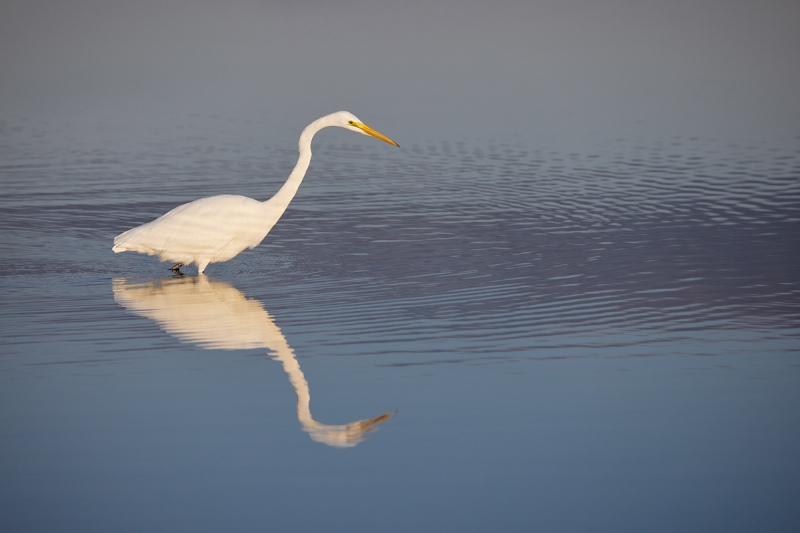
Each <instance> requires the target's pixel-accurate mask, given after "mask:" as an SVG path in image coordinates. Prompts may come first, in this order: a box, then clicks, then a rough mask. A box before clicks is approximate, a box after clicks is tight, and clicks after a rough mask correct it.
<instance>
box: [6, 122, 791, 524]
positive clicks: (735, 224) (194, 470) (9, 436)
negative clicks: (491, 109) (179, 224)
mask: <svg viewBox="0 0 800 533" xmlns="http://www.w3.org/2000/svg"><path fill="white" fill-rule="evenodd" d="M374 125H375V126H376V127H378V129H380V130H381V131H383V132H385V133H387V134H388V135H390V136H392V133H393V132H392V131H391V128H390V127H387V126H388V125H387V124H374ZM26 128H28V129H26ZM264 128H265V129H268V125H265V126H264ZM187 129H191V128H185V129H181V130H179V131H178V132H170V134H169V135H164V136H163V142H159V139H158V138H156V139H151V140H149V141H148V142H142V143H137V144H120V143H115V142H112V141H107V142H100V143H86V142H80V141H78V140H74V139H58V138H57V137H48V136H46V135H45V136H44V140H43V137H42V136H41V135H39V136H37V135H38V134H37V132H36V131H35V128H33V127H32V126H30V125H28V126H21V127H20V128H18V129H16V130H14V133H13V140H14V142H11V141H9V140H8V139H9V137H6V139H7V141H6V142H5V144H4V145H3V149H4V152H5V156H4V158H3V160H2V163H1V164H0V180H1V183H2V188H3V192H2V197H1V198H0V290H1V291H2V307H1V308H0V326H2V340H1V341H0V353H2V357H0V405H1V406H2V408H1V409H0V478H1V479H2V483H0V529H3V530H4V531H108V530H114V531H253V530H265V529H269V530H275V531H318V530H322V529H327V530H333V531H344V530H348V531H415V530H421V531H441V530H447V531H459V530H461V531H488V530H495V531H534V530H543V531H704V532H705V531H791V530H794V529H796V528H797V527H798V525H800V511H798V508H797V505H796V502H797V496H798V494H800V460H798V456H797V450H798V449H800V430H799V429H798V427H800V426H798V424H797V422H798V416H797V412H798V411H797V407H798V405H800V402H798V400H800V358H799V357H800V327H799V326H800V271H799V270H798V265H799V264H800V246H798V244H800V243H798V236H799V235H800V185H798V184H800V179H799V178H800V151H798V150H797V149H796V148H785V147H776V146H773V145H760V144H758V143H753V144H730V143H727V142H722V141H716V140H713V139H702V138H682V137H675V138H670V139H668V140H663V139H649V140H648V139H637V140H636V141H633V140H629V139H619V140H617V141H614V142H606V143H598V144H597V145H595V146H585V147H583V148H581V149H580V150H577V151H565V150H562V149H560V148H558V147H553V148H542V147H538V146H535V145H533V144H527V143H526V142H525V141H524V139H523V140H521V139H519V138H515V139H501V140H494V139H486V140H452V141H447V142H428V143H416V144H415V143H414V142H413V141H412V142H408V143H405V144H404V143H403V142H402V140H400V139H398V140H399V141H401V145H402V146H403V147H402V148H401V149H399V150H397V149H394V148H392V147H389V146H386V145H382V144H381V143H379V142H377V141H374V140H371V139H368V138H366V137H363V138H362V137H355V136H352V135H351V134H349V133H346V132H325V133H323V134H320V137H319V140H317V141H316V142H315V152H314V160H313V162H312V166H311V170H310V171H309V175H308V176H307V178H306V181H305V182H304V183H303V185H302V186H301V188H300V191H299V193H298V196H297V197H296V199H295V201H294V202H293V203H292V205H291V206H290V208H289V210H288V211H287V213H286V215H285V216H284V218H283V219H282V220H281V221H280V222H279V224H278V225H277V226H276V227H275V228H274V230H273V231H272V232H271V233H270V235H269V236H268V237H267V239H266V240H265V241H264V243H263V244H262V245H261V246H259V247H258V248H256V249H255V250H253V251H248V252H245V253H243V254H241V255H240V256H239V257H237V258H235V259H234V260H232V261H230V262H228V263H222V264H212V265H211V266H210V267H209V268H208V270H207V274H208V275H207V276H206V277H204V278H198V277H197V276H195V275H194V273H193V270H192V268H191V267H190V268H187V269H185V270H186V271H187V274H188V275H187V276H184V277H175V276H173V275H172V274H171V273H170V272H169V271H168V270H167V267H168V266H170V265H167V264H162V263H159V262H158V261H157V260H156V259H154V258H151V257H146V256H139V255H135V254H130V253H125V254H113V253H112V252H111V243H112V240H113V237H114V236H115V235H117V234H118V233H121V232H122V231H124V230H126V229H128V228H130V227H133V226H134V225H137V224H140V223H143V222H146V221H149V220H151V219H152V218H154V217H156V216H158V215H160V214H162V213H164V212H166V211H167V210H168V209H170V208H172V207H174V206H176V205H178V204H180V203H183V202H186V201H190V200H192V199H195V198H197V197H201V196H206V195H212V194H222V193H236V194H244V195H248V196H253V197H257V198H262V199H265V198H267V197H269V196H270V195H271V194H273V193H274V192H275V191H276V190H277V188H278V187H279V185H280V183H281V182H282V180H283V177H284V176H286V175H288V171H289V170H290V168H291V166H292V165H293V163H294V158H295V154H294V152H293V150H288V149H285V148H277V147H275V146H273V145H267V146H266V147H264V145H263V142H259V141H258V140H255V139H251V138H244V139H238V140H237V141H238V142H233V141H220V142H217V141H215V140H214V139H213V133H209V132H205V134H203V135H199V134H197V133H193V134H189V133H186V130H187ZM232 129H235V125H234V127H233V128H232ZM298 130H299V127H298ZM209 135H211V136H212V138H209Z"/></svg>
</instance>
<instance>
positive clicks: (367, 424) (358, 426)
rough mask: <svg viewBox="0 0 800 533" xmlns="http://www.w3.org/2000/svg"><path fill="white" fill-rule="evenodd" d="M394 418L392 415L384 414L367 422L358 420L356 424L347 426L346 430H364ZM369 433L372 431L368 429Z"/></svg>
mask: <svg viewBox="0 0 800 533" xmlns="http://www.w3.org/2000/svg"><path fill="white" fill-rule="evenodd" d="M393 416H394V413H384V414H382V415H381V416H377V417H375V418H371V419H369V420H359V421H358V422H353V423H352V424H347V429H366V428H369V427H371V426H377V425H378V424H380V423H381V422H383V421H384V420H389V419H390V418H392V417H393ZM370 431H373V430H372V429H370Z"/></svg>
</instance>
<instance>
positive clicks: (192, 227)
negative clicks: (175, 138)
mask: <svg viewBox="0 0 800 533" xmlns="http://www.w3.org/2000/svg"><path fill="white" fill-rule="evenodd" d="M329 126H338V127H340V128H345V129H348V130H350V131H355V132H358V133H363V134H364V135H371V136H372V137H376V138H378V139H380V140H382V141H384V142H387V143H389V144H392V145H394V146H399V145H398V144H397V143H396V142H394V141H393V140H391V139H390V138H389V137H386V136H385V135H383V134H381V133H378V132H377V131H375V130H374V129H372V128H370V127H369V126H367V125H366V124H364V123H363V122H361V121H360V120H359V119H358V118H357V117H356V116H355V115H353V114H352V113H349V112H347V111H339V112H337V113H332V114H330V115H327V116H324V117H322V118H319V119H317V120H315V121H314V122H312V123H311V124H309V125H308V126H306V128H305V129H304V130H303V132H302V133H301V134H300V142H299V143H298V145H299V150H300V156H299V157H298V159H297V164H296V165H295V167H294V170H292V173H291V174H289V179H287V180H286V183H284V184H283V186H282V187H281V188H280V190H279V191H278V192H277V193H276V194H275V196H273V197H272V198H270V199H269V200H267V201H265V202H259V201H258V200H253V199H252V198H247V197H245V196H236V195H231V194H224V195H221V196H211V197H209V198H201V199H199V200H195V201H194V202H189V203H188V204H183V205H181V206H178V207H176V208H175V209H173V210H172V211H170V212H168V213H166V214H165V215H162V216H160V217H159V218H157V219H155V220H153V221H152V222H148V223H147V224H143V225H141V226H138V227H136V228H133V229H130V230H128V231H126V232H125V233H122V234H120V235H118V236H117V237H116V238H115V239H114V247H113V248H112V250H114V252H115V253H119V252H139V253H142V254H147V255H157V256H158V257H159V258H160V259H161V260H162V261H175V266H173V267H172V270H173V271H175V272H180V268H181V267H182V266H184V265H190V264H192V263H195V264H196V265H197V273H198V274H202V273H203V271H204V270H205V269H206V266H208V264H209V263H219V262H222V261H227V260H229V259H232V258H234V257H236V256H237V255H239V252H241V251H242V250H244V249H245V248H250V249H252V248H255V247H256V246H258V245H259V244H260V243H261V241H262V240H264V237H266V236H267V233H269V231H270V230H271V229H272V227H273V226H274V225H275V223H277V222H278V220H279V219H280V218H281V216H282V215H283V212H284V211H286V208H287V207H288V206H289V202H291V201H292V198H294V195H295V193H296V192H297V189H298V187H300V183H301V182H302V181H303V177H305V175H306V170H308V165H309V163H310V162H311V139H313V138H314V135H315V134H316V133H317V132H318V131H319V130H321V129H323V128H327V127H329Z"/></svg>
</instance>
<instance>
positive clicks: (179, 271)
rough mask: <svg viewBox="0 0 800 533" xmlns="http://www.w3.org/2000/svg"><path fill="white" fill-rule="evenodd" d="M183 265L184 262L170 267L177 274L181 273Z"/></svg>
mask: <svg viewBox="0 0 800 533" xmlns="http://www.w3.org/2000/svg"><path fill="white" fill-rule="evenodd" d="M182 266H183V263H175V265H174V266H173V267H172V268H170V270H172V271H173V272H175V273H176V274H180V273H181V267H182Z"/></svg>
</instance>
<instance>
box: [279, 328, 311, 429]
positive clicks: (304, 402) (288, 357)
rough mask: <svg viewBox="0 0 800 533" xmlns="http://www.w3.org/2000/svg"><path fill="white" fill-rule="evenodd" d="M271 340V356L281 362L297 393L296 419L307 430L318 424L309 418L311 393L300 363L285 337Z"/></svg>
mask: <svg viewBox="0 0 800 533" xmlns="http://www.w3.org/2000/svg"><path fill="white" fill-rule="evenodd" d="M276 329H277V326H276ZM271 341H272V342H271V343H270V348H271V349H272V350H274V354H273V355H272V357H273V359H277V360H278V361H280V362H281V365H283V371H284V372H286V374H287V375H288V376H289V382H290V383H291V384H292V387H294V392H295V394H297V420H299V421H300V424H302V425H303V429H305V430H306V431H309V430H310V429H311V428H313V427H315V426H317V425H319V424H318V422H316V421H314V419H313V418H311V407H310V404H311V393H310V392H309V389H308V381H306V377H305V375H303V371H302V370H301V369H300V363H299V362H298V361H297V357H296V356H295V354H294V351H293V350H292V348H291V347H290V346H289V343H287V342H286V339H285V338H276V337H273V338H272V339H271Z"/></svg>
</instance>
